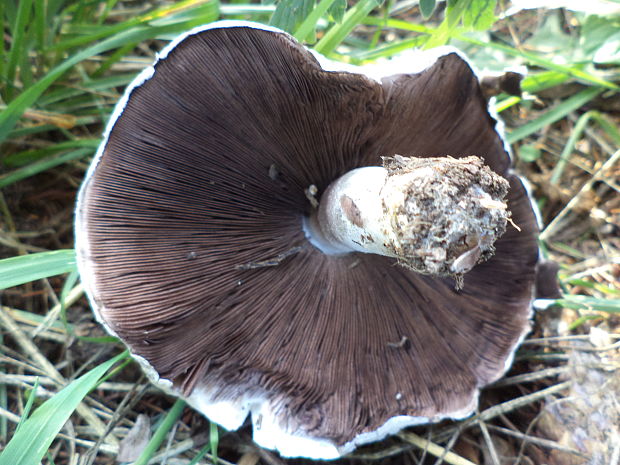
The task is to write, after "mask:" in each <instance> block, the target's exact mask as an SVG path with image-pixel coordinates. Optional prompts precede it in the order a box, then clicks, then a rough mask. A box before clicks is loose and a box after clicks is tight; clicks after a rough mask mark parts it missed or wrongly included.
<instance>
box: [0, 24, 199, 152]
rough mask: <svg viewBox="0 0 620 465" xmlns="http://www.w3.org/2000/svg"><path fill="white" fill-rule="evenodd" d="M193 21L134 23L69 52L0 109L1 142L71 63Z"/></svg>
mask: <svg viewBox="0 0 620 465" xmlns="http://www.w3.org/2000/svg"><path fill="white" fill-rule="evenodd" d="M209 17H211V16H209ZM195 21H196V20H195V19H192V20H189V21H184V22H180V23H175V24H167V25H162V26H157V27H154V26H141V27H136V28H133V29H131V30H129V31H125V32H122V33H119V34H117V35H115V36H113V37H110V38H108V39H106V40H103V41H102V42H99V43H97V44H95V45H92V46H90V47H88V48H86V49H84V50H82V51H81V52H79V53H76V54H75V55H73V56H71V57H70V58H68V59H67V60H65V61H64V62H62V63H61V64H60V65H58V66H56V67H55V68H54V69H52V70H51V71H50V72H49V73H47V74H46V75H45V76H44V77H43V78H41V79H40V80H39V81H38V82H37V83H36V84H34V85H33V86H32V87H30V88H29V89H28V90H26V91H25V92H22V93H21V94H20V95H19V96H18V97H16V98H15V100H13V101H12V102H11V103H10V104H9V105H8V106H7V107H6V109H5V110H4V111H3V112H2V113H0V143H2V142H3V141H4V140H5V139H6V137H7V135H8V134H9V132H10V131H11V129H13V127H14V126H15V124H16V123H17V121H18V120H19V118H20V116H21V115H22V114H23V113H24V111H26V110H27V109H28V108H29V107H30V106H31V105H32V104H34V103H35V102H36V101H37V99H38V98H39V96H40V95H41V94H42V93H43V92H45V90H47V88H48V87H49V86H50V85H52V83H54V81H56V80H57V79H58V78H59V77H60V76H62V75H63V74H64V73H65V72H66V71H67V70H69V69H70V68H71V67H73V66H75V65H76V64H78V63H79V62H81V61H83V60H86V59H87V58H90V57H92V56H94V55H99V54H101V53H104V52H107V51H108V50H112V49H115V48H118V47H122V46H124V45H125V44H126V43H127V42H132V41H133V42H141V41H143V40H147V39H152V38H154V37H157V36H158V35H160V34H169V33H179V32H181V31H183V30H185V29H187V28H188V27H191V26H195V25H196V24H195Z"/></svg>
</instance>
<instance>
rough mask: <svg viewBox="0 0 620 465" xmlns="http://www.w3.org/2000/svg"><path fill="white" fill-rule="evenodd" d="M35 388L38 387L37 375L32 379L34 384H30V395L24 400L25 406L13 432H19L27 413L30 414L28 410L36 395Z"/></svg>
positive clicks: (30, 408)
mask: <svg viewBox="0 0 620 465" xmlns="http://www.w3.org/2000/svg"><path fill="white" fill-rule="evenodd" d="M37 389H39V377H38V376H37V379H36V380H35V381H34V385H33V386H32V390H31V391H30V395H29V396H28V401H27V402H26V406H25V407H24V412H23V413H22V417H21V418H20V419H19V423H18V424H17V427H16V428H15V434H18V433H19V430H20V429H21V428H22V427H23V426H24V423H25V422H26V420H27V419H28V415H30V411H31V410H32V406H33V405H34V400H35V399H36V397H37Z"/></svg>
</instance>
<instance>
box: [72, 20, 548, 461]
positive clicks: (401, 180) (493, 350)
mask: <svg viewBox="0 0 620 465" xmlns="http://www.w3.org/2000/svg"><path fill="white" fill-rule="evenodd" d="M338 66H339V65H337V64H334V63H332V62H329V61H328V60H326V59H324V58H323V57H320V56H319V55H317V54H313V53H312V52H310V51H308V50H307V49H305V48H304V47H303V46H301V45H300V44H298V43H297V42H296V41H295V40H294V39H293V38H292V37H291V36H289V35H288V34H286V33H284V32H282V31H280V30H278V29H274V28H271V27H267V26H263V25H259V24H254V23H249V22H238V21H235V22H229V21H224V22H218V23H214V24H210V25H207V26H203V27H199V28H197V29H194V30H192V31H190V32H188V33H186V34H184V35H183V36H181V37H180V38H178V39H176V40H174V41H173V42H172V43H171V44H170V45H169V46H168V47H166V48H165V49H164V50H163V52H162V53H161V54H160V55H159V56H158V58H157V60H156V61H155V64H154V65H153V66H152V67H150V68H148V69H147V70H145V71H144V72H142V73H141V74H140V75H139V76H138V77H137V78H136V80H135V81H134V82H133V83H132V84H131V85H130V86H129V88H128V89H127V90H126V92H125V94H124V96H123V98H122V99H121V100H120V102H119V103H118V105H117V106H116V109H115V111H114V113H113V115H112V118H111V120H110V122H109V124H108V126H107V129H106V133H105V139H104V141H103V143H102V144H101V146H100V147H99V150H98V152H97V154H96V157H95V159H94V161H93V163H92V165H91V167H90V169H89V170H88V173H87V175H86V178H85V181H84V183H83V185H82V187H81V190H80V192H79V196H78V202H77V211H76V228H75V230H76V250H77V255H78V263H79V269H80V274H81V277H82V280H83V282H84V286H85V289H86V291H87V294H88V296H89V299H90V302H91V305H92V307H93V309H94V312H95V315H96V317H97V319H98V320H99V321H100V322H101V323H102V324H103V325H104V326H105V327H106V329H107V330H108V331H109V332H110V333H111V334H113V335H116V336H118V337H119V338H120V339H121V340H122V341H123V342H124V343H125V344H126V345H127V346H128V347H129V349H130V350H131V352H132V354H133V355H134V357H135V358H136V359H137V360H138V361H139V362H140V363H141V364H142V366H143V368H144V369H145V370H146V372H147V373H148V374H149V376H150V379H151V380H152V381H153V382H155V383H157V384H158V385H159V386H161V387H162V388H164V389H166V390H168V391H169V392H172V393H174V394H176V395H178V396H182V397H184V398H185V399H187V401H188V402H189V404H191V405H192V406H193V407H194V408H195V409H197V410H198V411H200V412H202V413H203V414H204V415H206V416H207V417H208V418H209V419H211V420H213V421H215V422H217V423H219V424H220V425H222V426H223V427H224V428H226V429H229V430H234V429H237V428H239V427H240V426H241V425H242V424H243V423H244V421H245V420H246V417H248V415H250V416H251V421H252V424H253V434H254V440H255V441H256V442H257V443H258V444H259V445H261V446H263V447H266V448H271V449H275V450H278V451H279V452H280V454H282V455H283V456H291V457H292V456H304V457H310V458H316V459H333V458H336V457H339V456H341V455H344V454H347V453H349V452H351V451H352V450H354V449H355V448H356V447H357V446H359V445H361V444H365V443H369V442H372V441H377V440H380V439H382V438H384V437H385V436H387V435H389V434H393V433H395V432H397V431H398V430H400V429H402V428H405V427H407V426H410V425H415V424H420V423H427V422H436V421H439V420H441V419H445V418H451V419H460V418H464V417H466V416H468V415H470V414H471V413H472V412H473V410H474V409H475V407H476V405H477V399H478V395H479V390H480V389H481V388H482V387H483V386H485V385H487V384H489V383H491V382H493V381H495V380H496V379H498V378H499V377H501V376H502V375H503V373H504V372H505V371H506V370H507V368H508V367H509V366H510V364H511V362H512V359H513V353H514V351H515V350H516V347H517V345H518V344H519V342H520V341H521V340H522V338H523V337H524V336H525V334H526V333H527V332H528V330H529V327H530V326H529V319H530V316H531V304H532V299H533V287H534V282H535V274H536V264H537V262H538V248H537V243H536V235H537V231H538V229H537V224H536V219H535V215H534V212H533V209H532V205H531V203H530V200H529V198H528V195H527V192H526V189H525V188H524V186H523V184H522V182H521V181H520V180H519V178H518V177H517V176H516V175H515V174H514V173H513V172H512V170H511V167H510V165H511V162H510V158H509V154H508V148H507V146H506V144H505V142H504V140H503V139H502V137H501V135H500V132H501V131H500V130H499V129H498V123H497V121H496V120H495V119H494V118H493V117H492V116H491V115H490V114H489V112H488V109H487V101H486V100H485V99H484V97H483V95H482V93H481V90H480V86H479V83H478V80H477V78H476V76H475V74H474V73H473V71H472V69H471V68H470V66H469V65H468V63H467V62H466V60H465V59H464V58H463V57H462V56H461V55H460V54H459V52H457V51H456V50H455V49H452V48H445V47H444V48H440V49H435V50H432V51H430V52H423V53H422V52H417V53H416V54H414V55H412V56H411V57H408V59H407V60H406V64H405V67H404V68H403V67H401V68H398V69H397V70H396V71H395V73H388V74H385V75H382V73H385V70H386V69H387V68H389V66H388V67H387V68H386V67H385V66H384V67H381V66H379V67H374V68H365V67H364V68H357V67H352V66H348V67H346V70H345V71H343V70H342V67H341V68H340V69H338ZM386 186H387V187H386ZM507 221H512V222H514V224H516V225H517V226H518V228H519V229H517V228H515V227H512V226H510V225H508V226H506V223H507ZM403 238H404V239H403ZM401 239H402V240H404V242H401Z"/></svg>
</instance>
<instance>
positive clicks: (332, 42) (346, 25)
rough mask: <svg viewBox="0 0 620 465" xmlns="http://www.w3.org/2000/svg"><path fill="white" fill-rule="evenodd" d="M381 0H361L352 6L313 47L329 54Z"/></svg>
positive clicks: (324, 53)
mask: <svg viewBox="0 0 620 465" xmlns="http://www.w3.org/2000/svg"><path fill="white" fill-rule="evenodd" d="M382 3H383V0H361V1H360V2H358V3H357V4H356V5H355V6H354V7H353V8H351V9H350V10H349V11H347V12H346V14H345V15H344V19H343V20H342V23H340V24H334V25H333V26H332V27H331V29H330V30H329V31H327V33H326V34H325V35H324V36H323V38H322V39H321V40H319V41H318V42H317V44H316V46H315V47H314V49H315V50H316V51H317V52H319V53H322V54H323V55H329V54H330V53H331V52H333V51H334V50H335V49H336V47H337V46H338V45H340V43H341V42H342V41H343V40H344V38H345V37H346V36H348V35H349V33H350V32H351V31H352V30H353V28H354V27H355V26H357V25H358V24H360V23H361V22H362V21H363V19H364V18H365V17H366V16H368V14H369V13H370V12H371V11H372V10H374V9H375V8H377V7H378V6H380V5H381V4H382Z"/></svg>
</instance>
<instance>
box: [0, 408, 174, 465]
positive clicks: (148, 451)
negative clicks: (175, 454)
mask: <svg viewBox="0 0 620 465" xmlns="http://www.w3.org/2000/svg"><path fill="white" fill-rule="evenodd" d="M184 408H185V401H184V400H182V399H177V400H176V402H175V403H174V405H173V406H172V408H171V409H170V410H169V411H168V413H167V414H166V417H165V418H164V420H163V421H162V422H161V424H160V425H159V427H158V428H157V431H155V434H153V437H152V438H151V440H150V441H149V443H148V444H147V445H146V447H145V448H144V450H143V451H142V454H140V457H138V460H136V461H135V462H134V464H133V465H147V464H148V463H149V460H150V459H151V458H152V457H153V455H155V452H157V449H159V446H160V445H161V443H162V442H163V440H164V439H165V438H166V435H167V434H168V433H169V432H170V430H171V429H172V427H173V426H174V424H175V423H176V421H177V420H178V419H179V417H180V416H181V413H183V409H184ZM0 465H2V464H0Z"/></svg>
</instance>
